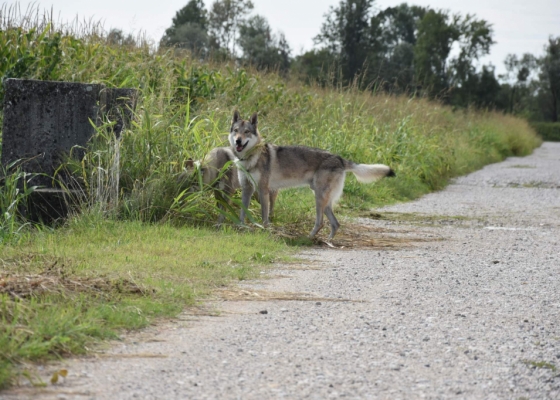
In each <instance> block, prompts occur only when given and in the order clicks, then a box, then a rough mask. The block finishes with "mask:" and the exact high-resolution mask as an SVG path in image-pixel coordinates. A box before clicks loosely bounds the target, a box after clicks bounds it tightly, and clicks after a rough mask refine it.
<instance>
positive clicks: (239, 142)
mask: <svg viewBox="0 0 560 400" xmlns="http://www.w3.org/2000/svg"><path fill="white" fill-rule="evenodd" d="M248 144H249V141H248V140H247V143H245V144H243V141H242V140H241V139H235V150H237V152H238V153H241V152H242V151H243V150H244V149H245V147H247V145H248Z"/></svg>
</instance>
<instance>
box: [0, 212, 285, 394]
mask: <svg viewBox="0 0 560 400" xmlns="http://www.w3.org/2000/svg"><path fill="white" fill-rule="evenodd" d="M23 249H25V252H24V251H22V250H23ZM290 252H291V251H290V249H289V248H288V247H287V246H286V245H285V244H284V243H283V242H282V241H279V240H277V239H275V238H274V237H272V236H271V235H270V234H269V233H267V232H261V231H257V232H245V233H239V232H237V231H234V230H233V229H227V228H226V229H225V230H222V231H216V230H215V229H210V228H176V227H173V226H170V225H167V224H157V225H154V224H146V223H141V222H126V221H108V220H103V219H98V218H95V217H91V216H90V217H87V218H86V217H82V218H78V219H75V220H73V221H72V222H71V223H69V224H68V225H67V226H66V227H64V228H61V229H59V230H56V231H53V232H43V233H36V234H33V235H30V236H28V238H27V239H25V241H24V242H20V243H19V244H18V245H13V246H5V247H3V248H2V256H1V257H0V262H1V263H2V271H1V273H0V321H1V324H0V349H2V351H1V352H0V387H5V386H6V385H8V384H9V383H10V382H11V381H12V379H13V378H14V376H15V375H14V370H13V367H14V365H18V364H19V363H21V362H24V361H26V360H45V359H50V358H57V357H61V356H64V355H69V354H81V353H84V352H85V351H86V350H87V348H88V346H90V345H91V344H92V343H95V342H96V341H99V340H104V339H109V338H117V337H118V334H119V333H120V331H121V330H123V329H124V330H128V329H138V328H141V327H144V326H146V325H147V324H149V323H150V322H153V321H154V318H158V317H170V316H175V315H177V314H178V313H179V312H180V311H181V310H183V309H184V308H185V307H187V306H189V305H194V304H196V303H197V302H198V301H200V300H201V299H202V298H204V297H205V296H206V295H208V294H209V293H210V292H211V291H212V290H213V289H215V288H220V287H225V286H226V285H227V284H228V283H230V282H232V281H239V280H244V279H249V278H252V277H255V276H257V275H258V274H259V271H260V269H259V268H258V267H259V265H263V263H264V264H266V263H270V261H271V260H274V259H278V258H279V257H283V256H286V255H288V254H290Z"/></svg>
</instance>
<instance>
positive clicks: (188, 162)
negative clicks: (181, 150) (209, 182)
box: [185, 158, 194, 168]
mask: <svg viewBox="0 0 560 400" xmlns="http://www.w3.org/2000/svg"><path fill="white" fill-rule="evenodd" d="M185 168H194V160H193V159H192V158H189V159H188V160H186V161H185Z"/></svg>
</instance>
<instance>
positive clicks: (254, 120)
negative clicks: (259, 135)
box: [251, 112, 258, 126]
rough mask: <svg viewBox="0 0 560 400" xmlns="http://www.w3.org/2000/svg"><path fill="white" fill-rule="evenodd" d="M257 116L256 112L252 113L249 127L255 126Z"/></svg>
mask: <svg viewBox="0 0 560 400" xmlns="http://www.w3.org/2000/svg"><path fill="white" fill-rule="evenodd" d="M257 117H258V115H257V113H256V112H254V113H253V115H251V125H254V126H257V122H258V118H257Z"/></svg>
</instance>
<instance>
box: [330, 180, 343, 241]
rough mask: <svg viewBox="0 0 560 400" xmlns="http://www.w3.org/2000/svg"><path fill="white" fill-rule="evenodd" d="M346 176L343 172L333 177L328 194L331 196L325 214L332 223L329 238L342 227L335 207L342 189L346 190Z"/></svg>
mask: <svg viewBox="0 0 560 400" xmlns="http://www.w3.org/2000/svg"><path fill="white" fill-rule="evenodd" d="M345 178H346V174H345V173H344V172H343V173H342V174H340V175H338V176H336V177H334V178H333V179H332V184H331V190H330V192H329V194H328V196H329V199H328V204H327V206H326V207H325V215H326V216H327V218H328V219H329V222H330V223H331V234H330V235H329V239H328V240H332V238H333V237H334V235H335V234H336V231H337V230H338V228H340V223H339V222H338V220H337V219H336V217H335V216H334V212H333V207H334V205H335V204H336V202H337V201H338V199H340V196H342V191H343V190H344V180H345Z"/></svg>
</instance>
